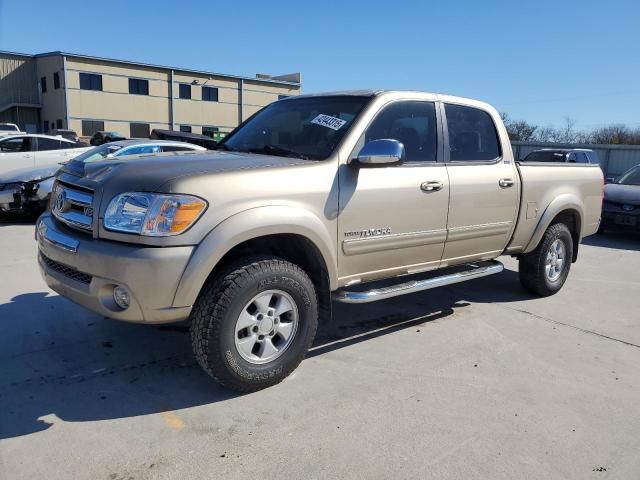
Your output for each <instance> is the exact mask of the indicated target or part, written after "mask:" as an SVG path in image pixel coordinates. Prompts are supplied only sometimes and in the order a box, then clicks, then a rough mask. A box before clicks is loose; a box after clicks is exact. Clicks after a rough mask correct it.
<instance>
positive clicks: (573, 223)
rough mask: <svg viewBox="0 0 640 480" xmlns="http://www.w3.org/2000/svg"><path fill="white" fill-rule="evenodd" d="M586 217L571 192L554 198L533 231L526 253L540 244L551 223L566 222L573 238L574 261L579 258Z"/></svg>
mask: <svg viewBox="0 0 640 480" xmlns="http://www.w3.org/2000/svg"><path fill="white" fill-rule="evenodd" d="M583 218H584V210H583V208H582V205H581V203H580V202H579V200H578V199H577V198H576V197H575V196H574V195H570V194H566V195H561V196H559V197H557V198H556V199H554V200H553V201H552V202H551V203H550V204H549V206H548V207H547V208H546V209H545V212H544V213H543V215H542V216H541V217H540V221H539V222H538V225H537V226H536V229H535V230H534V232H533V236H532V237H531V241H530V242H529V244H528V245H527V247H526V248H525V249H524V253H529V252H531V251H533V250H534V249H535V248H536V247H537V246H538V245H539V244H540V241H541V239H542V236H543V235H544V232H546V231H547V228H549V226H550V225H553V224H554V223H560V222H562V223H564V224H565V225H566V226H567V227H568V228H569V231H570V232H571V238H572V240H573V257H572V259H571V261H572V262H575V261H576V260H577V259H578V247H579V245H580V240H581V232H582V225H583Z"/></svg>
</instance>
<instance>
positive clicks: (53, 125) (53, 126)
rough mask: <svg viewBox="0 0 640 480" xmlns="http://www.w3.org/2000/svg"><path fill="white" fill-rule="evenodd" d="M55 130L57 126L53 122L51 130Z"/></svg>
mask: <svg viewBox="0 0 640 480" xmlns="http://www.w3.org/2000/svg"><path fill="white" fill-rule="evenodd" d="M54 128H56V124H55V123H53V122H51V130H53V129H54Z"/></svg>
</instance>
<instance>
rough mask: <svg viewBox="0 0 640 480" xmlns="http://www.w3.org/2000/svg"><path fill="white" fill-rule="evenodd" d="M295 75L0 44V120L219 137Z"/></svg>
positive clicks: (37, 128) (293, 86) (278, 94)
mask: <svg viewBox="0 0 640 480" xmlns="http://www.w3.org/2000/svg"><path fill="white" fill-rule="evenodd" d="M300 88H301V82H300V74H299V73H295V74H289V75H280V76H269V75H260V74H259V75H256V77H255V78H247V77H240V76H235V75H225V74H220V73H212V72H203V71H197V70H186V69H182V68H173V67H164V66H158V65H148V64H144V63H138V62H129V61H124V60H113V59H108V58H97V57H90V56H87V55H77V54H73V53H65V52H51V53H42V54H38V55H25V54H20V53H12V52H1V51H0V122H11V123H16V124H18V125H19V126H20V127H21V129H23V130H27V131H29V132H33V133H36V132H38V133H46V132H50V131H51V130H52V129H54V128H71V129H73V130H75V131H76V132H77V133H78V135H80V136H85V137H86V136H90V135H92V134H93V133H94V132H95V131H98V130H107V131H117V132H119V133H121V134H122V135H124V136H125V137H132V138H142V137H148V135H149V132H150V131H151V130H153V129H154V128H161V129H171V130H182V131H190V132H192V133H202V134H205V135H209V136H212V137H217V136H218V134H217V132H221V133H222V132H228V131H230V130H231V129H232V128H234V127H235V126H237V125H238V124H239V123H240V122H241V121H242V120H244V119H246V118H247V117H249V116H250V115H252V114H253V113H255V112H256V111H258V110H259V109H260V108H262V107H264V106H265V105H268V104H269V103H271V102H273V101H276V100H278V99H279V98H282V97H284V96H290V95H297V94H299V93H300Z"/></svg>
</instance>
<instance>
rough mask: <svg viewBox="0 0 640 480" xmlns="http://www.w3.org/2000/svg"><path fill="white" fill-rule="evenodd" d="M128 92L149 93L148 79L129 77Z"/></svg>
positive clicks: (135, 93)
mask: <svg viewBox="0 0 640 480" xmlns="http://www.w3.org/2000/svg"><path fill="white" fill-rule="evenodd" d="M129 93H132V94H134V95H149V80H142V79H140V78H130V79H129Z"/></svg>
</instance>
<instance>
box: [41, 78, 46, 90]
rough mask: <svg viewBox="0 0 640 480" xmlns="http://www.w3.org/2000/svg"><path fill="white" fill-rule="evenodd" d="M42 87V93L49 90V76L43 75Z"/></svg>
mask: <svg viewBox="0 0 640 480" xmlns="http://www.w3.org/2000/svg"><path fill="white" fill-rule="evenodd" d="M40 88H41V89H42V93H44V92H46V91H47V77H42V78H41V79H40Z"/></svg>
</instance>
